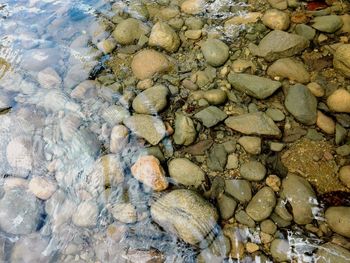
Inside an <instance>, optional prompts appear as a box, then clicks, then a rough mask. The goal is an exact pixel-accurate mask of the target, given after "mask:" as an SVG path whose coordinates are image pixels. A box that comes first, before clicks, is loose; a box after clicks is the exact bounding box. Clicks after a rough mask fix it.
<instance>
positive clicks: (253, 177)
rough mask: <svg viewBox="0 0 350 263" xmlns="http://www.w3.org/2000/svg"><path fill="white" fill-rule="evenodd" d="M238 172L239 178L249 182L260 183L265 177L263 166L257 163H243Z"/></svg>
mask: <svg viewBox="0 0 350 263" xmlns="http://www.w3.org/2000/svg"><path fill="white" fill-rule="evenodd" d="M239 171H240V174H241V176H242V177H243V178H244V179H247V180H249V181H261V180H263V179H264V178H265V175H266V168H265V166H264V165H263V164H262V163H260V162H258V161H249V162H247V163H244V164H243V165H242V166H241V169H240V170H239Z"/></svg>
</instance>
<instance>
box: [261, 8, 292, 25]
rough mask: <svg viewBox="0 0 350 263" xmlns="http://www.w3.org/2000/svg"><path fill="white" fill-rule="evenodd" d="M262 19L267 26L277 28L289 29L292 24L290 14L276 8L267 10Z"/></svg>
mask: <svg viewBox="0 0 350 263" xmlns="http://www.w3.org/2000/svg"><path fill="white" fill-rule="evenodd" d="M261 21H262V22H263V24H264V25H265V26H267V27H269V28H271V29H276V30H287V29H288V28H289V24H290V19H289V15H288V14H287V13H285V12H282V11H279V10H276V9H269V10H267V11H266V12H265V14H264V16H263V17H262V19H261Z"/></svg>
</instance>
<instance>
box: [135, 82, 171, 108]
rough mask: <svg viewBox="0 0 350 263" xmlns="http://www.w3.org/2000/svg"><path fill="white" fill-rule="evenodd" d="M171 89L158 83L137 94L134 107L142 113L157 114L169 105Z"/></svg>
mask: <svg viewBox="0 0 350 263" xmlns="http://www.w3.org/2000/svg"><path fill="white" fill-rule="evenodd" d="M168 94H169V89H168V88H167V87H165V86H163V85H156V86H153V87H151V88H149V89H146V90H145V91H143V92H141V93H140V94H138V95H137V96H136V98H135V99H134V100H133V102H132V107H133V109H134V110H135V111H136V112H137V113H140V114H157V113H158V112H160V111H162V110H163V109H164V108H165V107H166V106H167V103H168V101H167V96H168Z"/></svg>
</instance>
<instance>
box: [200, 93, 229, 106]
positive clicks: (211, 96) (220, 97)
mask: <svg viewBox="0 0 350 263" xmlns="http://www.w3.org/2000/svg"><path fill="white" fill-rule="evenodd" d="M203 97H204V99H206V101H208V102H209V104H210V105H219V104H223V103H225V102H226V100H227V94H226V92H225V91H223V90H221V89H211V90H208V91H206V92H204V93H203Z"/></svg>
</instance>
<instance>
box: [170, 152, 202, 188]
mask: <svg viewBox="0 0 350 263" xmlns="http://www.w3.org/2000/svg"><path fill="white" fill-rule="evenodd" d="M168 170H169V175H170V177H171V178H172V179H173V180H174V181H175V183H177V184H182V185H185V186H194V187H198V186H200V185H201V184H202V183H203V182H205V173H204V172H203V171H202V169H201V168H200V167H199V166H198V165H196V164H194V163H192V162H191V161H190V160H188V159H186V158H175V159H172V160H171V161H170V162H169V164H168Z"/></svg>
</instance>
